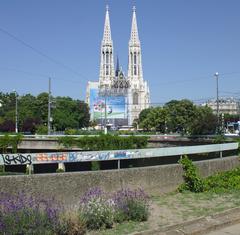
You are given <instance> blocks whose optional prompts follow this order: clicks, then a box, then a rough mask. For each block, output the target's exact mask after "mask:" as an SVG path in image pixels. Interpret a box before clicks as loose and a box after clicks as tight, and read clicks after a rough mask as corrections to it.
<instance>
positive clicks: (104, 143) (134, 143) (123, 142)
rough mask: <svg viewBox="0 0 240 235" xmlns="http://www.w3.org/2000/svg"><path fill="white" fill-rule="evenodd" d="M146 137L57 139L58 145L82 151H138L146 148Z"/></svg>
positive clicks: (110, 136) (105, 136)
mask: <svg viewBox="0 0 240 235" xmlns="http://www.w3.org/2000/svg"><path fill="white" fill-rule="evenodd" d="M147 143H148V137H145V136H126V137H122V136H118V135H109V134H108V135H99V136H84V137H79V138H76V137H71V136H64V137H59V138H58V144H59V145H63V146H64V147H66V148H71V147H74V146H77V147H79V148H81V149H82V150H92V151H94V150H95V151H97V150H118V149H136V148H137V149H138V148H146V147H147Z"/></svg>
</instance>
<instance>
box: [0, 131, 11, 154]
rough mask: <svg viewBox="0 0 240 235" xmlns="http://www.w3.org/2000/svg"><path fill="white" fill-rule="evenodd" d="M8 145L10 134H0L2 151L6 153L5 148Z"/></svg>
mask: <svg viewBox="0 0 240 235" xmlns="http://www.w3.org/2000/svg"><path fill="white" fill-rule="evenodd" d="M9 146H10V136H9V135H8V134H6V135H4V136H0V148H1V152H2V153H7V148H8V147H9Z"/></svg>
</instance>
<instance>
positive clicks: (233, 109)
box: [202, 97, 240, 114]
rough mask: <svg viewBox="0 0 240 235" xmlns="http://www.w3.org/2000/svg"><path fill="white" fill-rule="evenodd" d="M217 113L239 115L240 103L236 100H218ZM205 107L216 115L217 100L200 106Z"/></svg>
mask: <svg viewBox="0 0 240 235" xmlns="http://www.w3.org/2000/svg"><path fill="white" fill-rule="evenodd" d="M218 104H219V113H228V114H240V101H239V99H236V98H232V97H231V98H219V102H218ZM205 105H207V106H208V107H210V108H211V109H212V110H213V112H214V113H217V100H216V99H213V100H209V101H207V102H206V103H204V104H202V106H205Z"/></svg>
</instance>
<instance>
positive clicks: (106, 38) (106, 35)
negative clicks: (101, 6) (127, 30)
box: [102, 5, 112, 44]
mask: <svg viewBox="0 0 240 235" xmlns="http://www.w3.org/2000/svg"><path fill="white" fill-rule="evenodd" d="M108 9H109V8H108V5H107V6H106V15H105V24H104V31H103V40H102V43H103V44H105V43H112V37H111V27H110V20H109V10H108Z"/></svg>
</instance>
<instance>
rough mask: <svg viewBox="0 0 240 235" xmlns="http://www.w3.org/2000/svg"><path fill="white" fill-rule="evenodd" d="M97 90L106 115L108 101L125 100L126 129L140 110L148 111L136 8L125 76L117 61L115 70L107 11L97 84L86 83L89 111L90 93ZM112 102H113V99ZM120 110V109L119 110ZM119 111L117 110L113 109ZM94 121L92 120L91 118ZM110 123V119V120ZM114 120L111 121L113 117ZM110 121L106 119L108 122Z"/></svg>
mask: <svg viewBox="0 0 240 235" xmlns="http://www.w3.org/2000/svg"><path fill="white" fill-rule="evenodd" d="M96 87H98V94H99V96H100V97H104V99H105V106H106V107H105V113H106V109H107V103H106V102H107V101H106V100H107V98H106V96H107V97H124V102H125V112H126V114H125V115H124V117H123V118H124V119H127V122H126V121H124V122H123V123H124V124H125V125H126V124H127V125H132V124H133V121H134V120H135V119H137V118H138V116H139V114H140V112H141V111H142V110H143V109H146V108H148V107H149V104H150V92H149V87H148V84H147V82H146V81H144V79H143V68H142V53H141V43H140V40H139V35H138V27H137V18H136V8H135V7H133V15H132V25H131V34H130V40H129V43H128V71H127V76H125V75H124V72H123V71H122V69H121V68H120V67H119V60H118V59H117V65H116V69H115V66H114V48H113V41H112V36H111V27H110V17H109V9H108V7H107V8H106V15H105V23H104V31H103V39H102V42H101V50H100V72H99V80H98V81H97V82H89V83H88V86H87V92H86V101H87V103H88V104H89V106H90V110H92V109H91V107H92V105H93V104H92V101H91V98H90V97H91V89H93V88H94V89H96ZM113 99H114V98H113ZM119 107H120V106H119ZM116 109H117V110H118V108H116ZM91 118H92V119H94V116H93V115H91ZM111 119H112V118H111ZM113 119H114V117H113ZM108 121H109V118H108Z"/></svg>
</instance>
